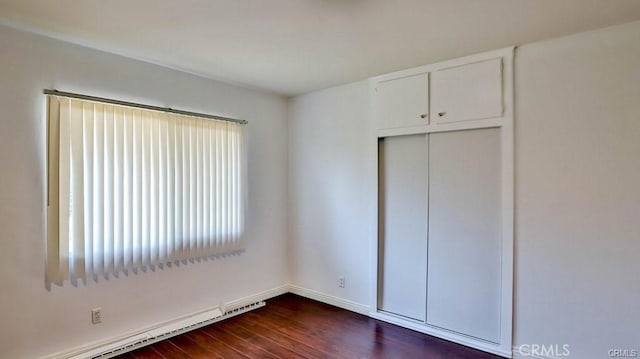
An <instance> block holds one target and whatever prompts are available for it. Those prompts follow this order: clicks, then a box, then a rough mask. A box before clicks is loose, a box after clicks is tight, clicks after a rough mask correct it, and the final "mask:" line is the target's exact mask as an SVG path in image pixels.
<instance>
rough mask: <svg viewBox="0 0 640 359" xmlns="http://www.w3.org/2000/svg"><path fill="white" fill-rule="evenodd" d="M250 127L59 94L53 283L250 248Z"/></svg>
mask: <svg viewBox="0 0 640 359" xmlns="http://www.w3.org/2000/svg"><path fill="white" fill-rule="evenodd" d="M244 130H245V126H244V125H243V124H240V123H234V122H228V121H220V120H211V119H203V118H198V117H193V116H185V115H179V114H172V113H166V112H160V111H152V110H146V109H139V108H134V107H127V106H119V105H112V104H103V103H99V102H93V101H86V100H79V99H72V98H66V97H61V96H53V95H49V96H48V193H47V202H48V203H47V204H48V207H47V227H48V228H47V231H48V233H47V241H46V252H47V256H46V284H47V285H50V284H52V283H55V284H62V283H63V282H64V281H65V280H67V279H68V280H70V281H71V282H72V283H75V282H76V281H77V280H85V281H86V280H87V279H93V280H97V279H98V278H99V277H105V278H108V276H109V275H113V276H117V275H118V274H120V273H125V274H128V273H130V272H137V271H138V270H146V269H154V268H155V267H156V266H159V267H162V266H164V265H170V264H172V263H180V262H186V261H187V260H190V259H197V258H203V257H209V256H213V255H218V254H224V253H229V252H234V251H238V250H241V249H242V248H243V231H244V204H245V180H246V170H245V162H246V161H245V150H244V148H245V142H244V137H245V136H244Z"/></svg>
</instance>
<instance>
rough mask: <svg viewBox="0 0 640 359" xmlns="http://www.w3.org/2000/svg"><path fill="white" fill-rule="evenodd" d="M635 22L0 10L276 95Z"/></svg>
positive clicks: (479, 13)
mask: <svg viewBox="0 0 640 359" xmlns="http://www.w3.org/2000/svg"><path fill="white" fill-rule="evenodd" d="M636 19H640V1H639V0H615V1H612V0H145V1H131V0H109V1H104V0H48V1H42V0H0V23H4V24H8V25H10V26H14V27H18V28H22V29H27V30H29V31H33V32H36V33H41V34H45V35H47V36H51V37H54V38H58V39H62V40H65V41H69V42H73V43H78V44H81V45H85V46H89V47H93V48H97V49H100V50H104V51H109V52H113V53H117V54H121V55H125V56H129V57H133V58H136V59H141V60H145V61H149V62H152V63H156V64H161V65H163V66H167V67H171V68H175V69H179V70H182V71H187V72H191V73H195V74H198V75H201V76H205V77H208V78H212V79H216V80H221V81H224V82H229V83H233V84H238V85H242V86H248V87H253V88H260V89H265V90H269V91H273V92H277V93H280V94H283V95H287V96H291V95H298V94H302V93H307V92H310V91H314V90H318V89H322V88H327V87H331V86H335V85H339V84H344V83H348V82H352V81H357V80H362V79H365V78H367V77H370V76H373V75H379V74H382V73H386V72H391V71H395V70H400V69H404V68H409V67H415V66H420V65H425V64H429V63H433V62H436V61H440V60H445V59H449V58H453V57H458V56H463V55H468V54H472V53H476V52H481V51H485V50H492V49H496V48H500V47H505V46H510V45H519V44H525V43H529V42H533V41H538V40H543V39H548V38H553V37H557V36H561V35H566V34H572V33H576V32H581V31H585V30H590V29H596V28H600V27H605V26H609V25H613V24H620V23H624V22H629V21H633V20H636Z"/></svg>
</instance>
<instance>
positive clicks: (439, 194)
mask: <svg viewBox="0 0 640 359" xmlns="http://www.w3.org/2000/svg"><path fill="white" fill-rule="evenodd" d="M500 163H501V159H500V130H499V129H497V128H490V129H480V130H465V131H455V132H442V133H435V134H430V136H429V230H428V232H429V248H428V290H427V293H428V298H427V324H430V325H433V326H437V327H441V328H445V329H448V330H452V331H455V332H458V333H462V334H466V335H469V336H472V337H476V338H480V339H483V340H487V341H491V342H496V343H497V342H499V340H500V305H501V304H500V303H501V302H500V299H501V296H500V285H501V284H500V283H501V253H502V249H501V207H500V203H501V201H500V199H501V184H500V182H501V181H500V174H501V169H500V167H501V166H500Z"/></svg>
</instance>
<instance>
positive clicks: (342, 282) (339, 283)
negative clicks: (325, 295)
mask: <svg viewBox="0 0 640 359" xmlns="http://www.w3.org/2000/svg"><path fill="white" fill-rule="evenodd" d="M338 287H340V288H344V277H343V276H340V277H338Z"/></svg>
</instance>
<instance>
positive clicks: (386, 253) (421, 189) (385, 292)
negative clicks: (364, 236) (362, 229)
mask: <svg viewBox="0 0 640 359" xmlns="http://www.w3.org/2000/svg"><path fill="white" fill-rule="evenodd" d="M378 163H379V191H380V192H379V197H378V198H379V212H378V213H379V222H378V223H379V234H380V240H379V242H378V243H379V251H378V253H379V273H378V275H379V281H378V285H379V286H378V309H379V310H382V311H385V312H389V313H393V314H397V315H401V316H404V317H408V318H412V319H416V320H420V321H424V320H425V311H426V309H425V301H426V290H427V288H426V285H427V266H426V263H427V188H428V187H427V136H426V135H424V134H422V135H410V136H396V137H387V138H384V139H381V140H380V141H379V162H378Z"/></svg>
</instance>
